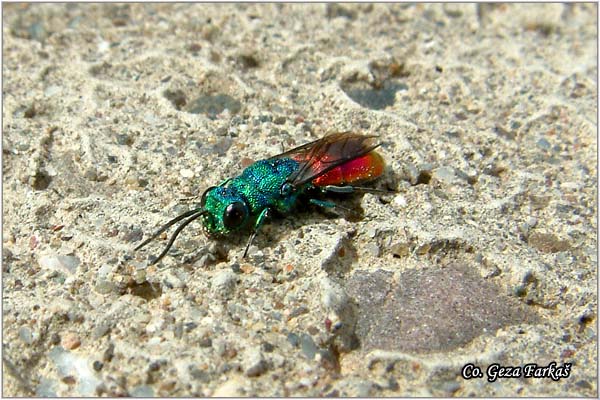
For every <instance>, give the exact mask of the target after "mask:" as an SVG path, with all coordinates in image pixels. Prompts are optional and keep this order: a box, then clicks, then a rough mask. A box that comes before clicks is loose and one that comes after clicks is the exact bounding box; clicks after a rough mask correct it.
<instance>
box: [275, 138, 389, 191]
mask: <svg viewBox="0 0 600 400" xmlns="http://www.w3.org/2000/svg"><path fill="white" fill-rule="evenodd" d="M379 145H380V143H378V142H377V136H375V135H360V134H358V133H352V132H336V133H331V134H328V135H326V136H324V137H322V138H321V139H317V140H315V141H313V142H310V143H307V144H305V145H302V146H300V147H296V148H294V149H292V150H289V151H286V152H285V153H281V154H278V155H276V156H274V157H271V158H292V159H294V160H296V161H298V162H299V163H300V167H299V168H298V169H297V170H296V171H295V172H294V173H292V174H290V176H289V177H288V179H287V181H288V183H290V184H292V185H294V186H296V187H298V186H301V185H303V184H305V183H307V182H311V181H312V180H313V179H315V178H317V177H319V176H321V175H323V174H325V173H326V172H328V171H330V170H331V169H333V168H335V167H337V166H339V165H342V164H344V163H346V162H348V161H351V160H353V159H355V158H358V157H361V156H363V155H365V154H367V153H369V152H371V151H373V150H374V149H375V148H377V147H378V146H379Z"/></svg>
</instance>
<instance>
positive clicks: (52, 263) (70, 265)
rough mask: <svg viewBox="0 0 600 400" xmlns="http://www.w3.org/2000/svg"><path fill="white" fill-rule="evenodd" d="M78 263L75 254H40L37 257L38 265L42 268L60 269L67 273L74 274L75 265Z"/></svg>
mask: <svg viewBox="0 0 600 400" xmlns="http://www.w3.org/2000/svg"><path fill="white" fill-rule="evenodd" d="M79 264H80V261H79V258H77V257H75V256H57V255H52V256H42V257H40V259H39V265H40V267H42V268H47V269H52V270H55V271H62V272H66V273H68V274H74V273H75V270H76V269H77V266H78V265H79Z"/></svg>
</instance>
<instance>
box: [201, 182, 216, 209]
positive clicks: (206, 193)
mask: <svg viewBox="0 0 600 400" xmlns="http://www.w3.org/2000/svg"><path fill="white" fill-rule="evenodd" d="M214 188H216V186H211V187H209V188H208V189H206V190H205V191H204V193H202V197H201V198H200V208H204V205H205V204H206V195H208V192H210V191H211V190H213V189H214Z"/></svg>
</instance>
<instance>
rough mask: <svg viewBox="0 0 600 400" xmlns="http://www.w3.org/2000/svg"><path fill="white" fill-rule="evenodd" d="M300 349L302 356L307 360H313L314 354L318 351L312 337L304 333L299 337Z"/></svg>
mask: <svg viewBox="0 0 600 400" xmlns="http://www.w3.org/2000/svg"><path fill="white" fill-rule="evenodd" d="M300 347H301V349H302V354H304V356H305V357H306V358H308V359H309V360H312V359H313V358H315V354H317V351H318V350H319V349H318V348H317V345H316V344H315V342H314V341H313V339H312V337H311V336H310V335H308V334H306V333H303V334H302V335H301V336H300Z"/></svg>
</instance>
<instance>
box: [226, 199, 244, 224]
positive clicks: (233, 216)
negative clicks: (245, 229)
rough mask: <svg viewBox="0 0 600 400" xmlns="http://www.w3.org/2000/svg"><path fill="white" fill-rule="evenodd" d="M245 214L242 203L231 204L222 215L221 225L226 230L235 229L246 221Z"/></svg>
mask: <svg viewBox="0 0 600 400" xmlns="http://www.w3.org/2000/svg"><path fill="white" fill-rule="evenodd" d="M246 214H247V211H246V206H245V205H244V204H243V203H241V202H239V201H236V202H234V203H231V204H230V205H228V206H227V208H226V209H225V213H224V214H223V225H225V227H226V228H228V229H234V228H237V227H239V226H240V225H241V224H242V223H243V222H244V221H245V220H246Z"/></svg>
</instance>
